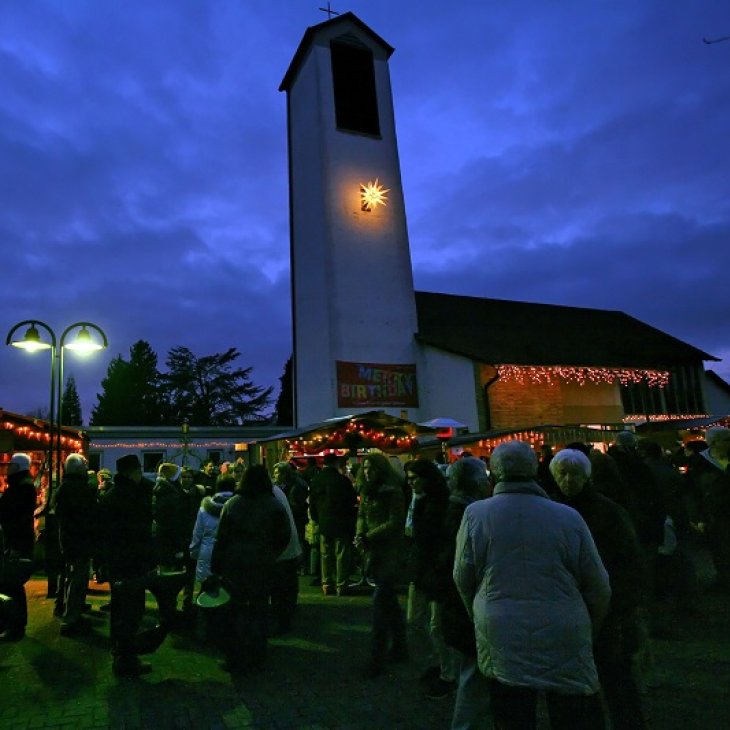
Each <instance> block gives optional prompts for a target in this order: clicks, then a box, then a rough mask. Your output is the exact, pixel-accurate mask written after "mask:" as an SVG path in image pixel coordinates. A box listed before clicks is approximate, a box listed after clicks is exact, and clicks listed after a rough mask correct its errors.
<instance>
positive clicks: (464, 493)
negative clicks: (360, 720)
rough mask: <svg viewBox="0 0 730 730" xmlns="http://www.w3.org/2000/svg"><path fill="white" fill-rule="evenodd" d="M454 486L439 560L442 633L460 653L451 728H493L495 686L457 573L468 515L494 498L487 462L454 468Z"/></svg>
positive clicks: (451, 469) (460, 463) (450, 482)
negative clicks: (483, 665) (480, 658)
mask: <svg viewBox="0 0 730 730" xmlns="http://www.w3.org/2000/svg"><path fill="white" fill-rule="evenodd" d="M448 485H449V501H448V504H447V506H446V513H445V515H444V545H443V549H442V551H441V553H440V554H439V555H438V556H437V558H436V572H437V574H438V576H439V578H438V580H439V582H440V584H441V586H442V593H441V594H440V596H439V605H440V607H441V631H442V633H443V635H444V641H445V642H446V644H447V645H448V646H450V647H451V648H452V649H454V650H455V652H456V655H457V664H458V672H459V679H458V686H457V689H456V700H455V702H454V715H453V717H452V723H451V727H452V730H471V728H476V727H488V723H489V722H490V721H491V702H490V694H489V680H488V679H487V678H486V677H485V676H484V675H483V674H482V673H481V672H480V671H479V666H478V665H477V644H476V636H475V634H474V622H473V621H472V620H471V617H470V616H469V614H468V612H467V610H466V607H465V606H464V601H462V600H461V596H460V595H459V591H458V590H457V588H456V584H455V583H454V579H453V575H452V573H453V569H454V561H455V559H456V536H457V534H458V532H459V527H460V526H461V520H462V518H463V516H464V511H465V510H466V508H467V507H468V506H469V505H470V504H471V503H472V502H476V501H478V500H480V499H485V498H486V497H488V496H489V495H490V494H491V485H490V481H489V477H488V476H487V470H486V466H485V464H484V462H483V461H481V459H475V458H473V457H469V456H467V457H463V458H461V459H459V460H458V461H455V462H454V463H453V464H452V465H451V466H450V467H449V471H448Z"/></svg>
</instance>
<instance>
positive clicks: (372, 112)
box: [280, 13, 419, 426]
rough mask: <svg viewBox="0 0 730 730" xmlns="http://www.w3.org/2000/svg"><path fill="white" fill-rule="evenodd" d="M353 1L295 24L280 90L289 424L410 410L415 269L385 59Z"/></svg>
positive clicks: (385, 49)
mask: <svg viewBox="0 0 730 730" xmlns="http://www.w3.org/2000/svg"><path fill="white" fill-rule="evenodd" d="M392 52H393V48H391V47H390V46H389V45H388V44H387V43H386V42H385V41H384V40H383V39H382V38H380V37H379V36H378V35H377V34H376V33H374V32H373V31H372V30H371V29H370V28H368V26H367V25H365V24H364V23H363V22H362V21H361V20H359V19H358V18H357V17H356V16H354V15H353V14H352V13H345V14H343V15H340V16H337V17H335V18H332V19H330V20H327V21H325V22H323V23H320V24H319V25H316V26H313V27H310V28H308V29H307V31H306V33H305V34H304V38H303V39H302V42H301V43H300V45H299V47H298V49H297V51H296V53H295V55H294V58H293V60H292V62H291V65H290V66H289V69H288V70H287V72H286V75H285V76H284V79H283V81H282V83H281V86H280V91H286V94H287V120H288V145H289V196H290V227H291V231H290V235H291V277H292V306H293V325H294V368H293V374H294V393H295V420H296V425H297V426H305V425H307V424H310V423H316V422H319V421H323V420H326V419H328V418H332V417H335V416H340V415H347V414H350V413H357V412H362V411H366V410H374V409H378V410H386V411H387V412H389V413H391V414H392V415H396V416H399V415H402V414H403V411H407V417H408V418H409V419H410V420H418V415H419V414H418V388H417V383H416V367H415V362H416V346H415V344H414V334H415V332H416V329H417V320H416V304H415V297H414V292H413V272H412V269H411V257H410V250H409V244H408V231H407V227H406V214H405V205H404V200H403V191H402V186H401V175H400V163H399V159H398V146H397V142H396V133H395V118H394V113H393V98H392V92H391V87H390V74H389V70H388V59H389V58H390V55H391V54H392Z"/></svg>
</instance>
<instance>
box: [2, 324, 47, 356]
mask: <svg viewBox="0 0 730 730" xmlns="http://www.w3.org/2000/svg"><path fill="white" fill-rule="evenodd" d="M10 344H11V345H12V346H13V347H19V348H20V349H21V350H25V351H26V352H38V350H48V349H49V348H50V347H51V345H50V344H49V343H48V342H43V340H41V336H40V334H39V333H38V328H37V327H36V326H35V325H34V324H31V326H30V327H28V331H27V332H26V333H25V336H24V337H23V339H22V340H13V342H11V343H10Z"/></svg>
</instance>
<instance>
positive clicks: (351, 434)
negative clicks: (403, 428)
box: [286, 421, 416, 454]
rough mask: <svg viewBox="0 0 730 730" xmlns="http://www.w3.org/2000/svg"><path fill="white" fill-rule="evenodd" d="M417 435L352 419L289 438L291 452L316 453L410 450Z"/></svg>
mask: <svg viewBox="0 0 730 730" xmlns="http://www.w3.org/2000/svg"><path fill="white" fill-rule="evenodd" d="M415 443H416V438H415V436H409V435H407V434H406V435H402V436H399V435H395V434H390V433H387V432H386V431H383V430H381V429H377V428H372V427H370V426H367V425H366V424H364V423H356V422H353V421H351V422H350V423H348V424H347V425H346V426H344V427H343V428H339V429H337V430H335V431H328V432H321V433H312V434H308V435H307V436H305V437H300V438H294V439H287V440H286V444H287V447H288V449H289V452H290V453H295V454H316V453H319V452H320V451H324V450H325V449H350V448H376V449H380V450H381V451H398V452H404V451H410V450H412V449H413V447H414V445H415Z"/></svg>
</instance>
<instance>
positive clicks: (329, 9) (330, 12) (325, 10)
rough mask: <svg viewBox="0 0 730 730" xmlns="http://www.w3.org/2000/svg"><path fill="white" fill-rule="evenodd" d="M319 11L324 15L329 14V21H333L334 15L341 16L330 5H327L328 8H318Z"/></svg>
mask: <svg viewBox="0 0 730 730" xmlns="http://www.w3.org/2000/svg"><path fill="white" fill-rule="evenodd" d="M317 9H318V10H321V11H322V12H323V13H327V15H328V16H329V20H332V16H333V15H339V13H338V12H337V11H335V10H332V8H331V7H330V4H329V3H327V7H326V8H317Z"/></svg>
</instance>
